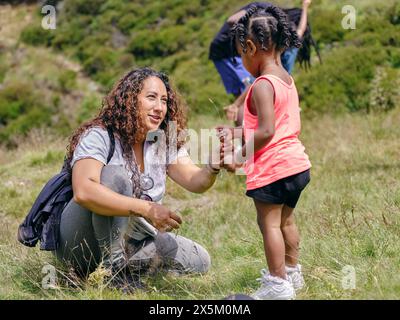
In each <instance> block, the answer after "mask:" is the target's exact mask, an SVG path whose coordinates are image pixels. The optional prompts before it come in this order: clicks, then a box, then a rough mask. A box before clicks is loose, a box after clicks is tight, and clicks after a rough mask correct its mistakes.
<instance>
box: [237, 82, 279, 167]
mask: <svg viewBox="0 0 400 320" xmlns="http://www.w3.org/2000/svg"><path fill="white" fill-rule="evenodd" d="M251 99H252V100H251V111H252V113H253V114H254V113H255V114H257V117H258V128H257V129H256V130H255V131H254V134H253V135H252V136H251V137H250V139H249V140H248V141H247V143H246V144H245V145H244V146H243V148H242V150H241V155H242V156H243V157H244V158H245V159H249V158H250V157H251V156H253V155H254V153H256V152H257V151H259V150H261V149H262V148H263V147H264V146H265V145H267V144H268V143H269V142H270V141H271V140H272V138H273V136H274V134H275V109H274V88H273V87H272V85H271V83H270V82H269V81H267V80H260V81H258V82H257V83H256V84H255V85H254V86H253V92H252V97H251ZM253 146H254V148H253ZM236 159H238V157H236Z"/></svg>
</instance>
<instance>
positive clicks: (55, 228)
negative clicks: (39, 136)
mask: <svg viewBox="0 0 400 320" xmlns="http://www.w3.org/2000/svg"><path fill="white" fill-rule="evenodd" d="M107 132H108V136H109V137H110V141H111V145H110V150H109V153H108V157H107V163H109V162H110V160H111V158H112V156H113V154H114V150H115V140H114V134H113V132H112V129H111V128H108V127H107ZM68 167H69V164H68V163H67V160H66V159H65V160H64V165H63V167H62V169H61V171H60V173H58V174H57V175H55V176H54V177H53V178H51V179H50V180H49V181H48V182H47V183H46V185H45V186H44V187H43V189H42V191H41V192H40V193H39V195H38V197H37V198H36V200H35V202H34V204H33V206H32V208H31V210H30V211H29V213H28V215H27V216H26V218H25V220H24V222H23V223H22V224H21V225H20V226H19V227H18V241H19V242H21V243H22V244H24V245H26V246H28V247H34V246H36V244H37V242H38V241H39V240H40V250H47V251H54V250H56V249H57V248H58V246H59V234H60V221H61V214H62V211H63V210H64V208H65V206H66V205H67V204H68V202H69V201H70V200H71V199H72V197H73V191H72V179H71V178H72V177H71V172H70V170H68Z"/></svg>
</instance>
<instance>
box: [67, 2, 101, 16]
mask: <svg viewBox="0 0 400 320" xmlns="http://www.w3.org/2000/svg"><path fill="white" fill-rule="evenodd" d="M105 2H106V0H90V1H87V0H65V1H64V8H65V9H66V15H67V16H68V17H72V16H74V15H96V14H98V13H99V12H100V8H101V6H102V5H103V4H104V3H105Z"/></svg>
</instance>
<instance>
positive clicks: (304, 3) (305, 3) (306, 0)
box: [303, 0, 312, 8]
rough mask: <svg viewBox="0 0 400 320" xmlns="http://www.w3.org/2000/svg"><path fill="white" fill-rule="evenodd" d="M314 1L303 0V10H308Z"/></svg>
mask: <svg viewBox="0 0 400 320" xmlns="http://www.w3.org/2000/svg"><path fill="white" fill-rule="evenodd" d="M311 2H312V0H303V8H308V7H309V6H310V4H311Z"/></svg>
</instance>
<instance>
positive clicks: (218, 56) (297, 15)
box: [209, 0, 319, 126]
mask: <svg viewBox="0 0 400 320" xmlns="http://www.w3.org/2000/svg"><path fill="white" fill-rule="evenodd" d="M311 2H312V0H303V7H302V9H300V8H291V9H282V10H283V11H284V12H285V13H286V14H287V15H288V16H289V20H290V21H291V23H293V24H294V25H295V26H296V27H295V29H296V32H297V34H298V36H299V38H300V40H301V41H302V43H303V45H302V47H301V48H288V49H287V50H285V51H284V52H283V53H282V56H281V60H282V64H283V67H284V68H285V69H286V71H288V73H289V74H291V73H292V71H293V67H294V64H295V62H296V58H297V60H298V61H299V62H300V64H301V65H303V64H304V65H305V67H308V66H310V57H311V54H310V51H311V45H313V46H314V47H315V49H316V51H317V54H318V56H319V53H318V48H317V47H316V44H315V42H314V40H313V38H312V36H311V28H310V26H309V24H308V7H309V6H310V4H311ZM254 5H255V6H257V7H260V8H267V7H269V6H271V5H272V4H271V3H269V2H252V3H249V4H247V5H246V6H244V7H242V8H241V9H240V10H239V11H238V12H236V13H235V14H233V15H232V16H231V17H229V18H228V19H227V21H226V22H225V23H224V25H223V26H222V28H221V29H220V31H219V32H218V34H217V35H216V37H215V38H214V40H213V41H212V42H211V45H210V53H209V59H210V60H212V61H213V62H214V65H215V67H216V69H217V71H218V72H219V74H220V76H221V78H222V81H223V83H224V86H225V90H226V92H227V93H228V94H233V95H234V96H235V101H234V102H233V103H232V104H231V105H229V106H226V107H225V108H224V110H225V113H226V117H227V119H228V120H231V121H234V122H235V125H236V126H241V125H242V122H243V104H244V99H245V97H246V95H247V90H248V88H249V86H250V85H251V84H252V83H253V81H254V77H253V76H252V75H251V74H250V73H249V72H248V71H247V70H246V69H245V68H244V67H243V63H242V60H241V58H240V56H239V54H238V53H237V51H236V48H235V46H234V45H232V37H231V35H230V28H231V27H232V26H233V25H234V24H235V23H236V22H237V21H239V19H240V18H241V17H242V16H243V15H244V14H245V13H246V10H247V9H248V8H250V7H251V6H254ZM233 56H234V57H235V58H234V60H235V61H232V57H233Z"/></svg>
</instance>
